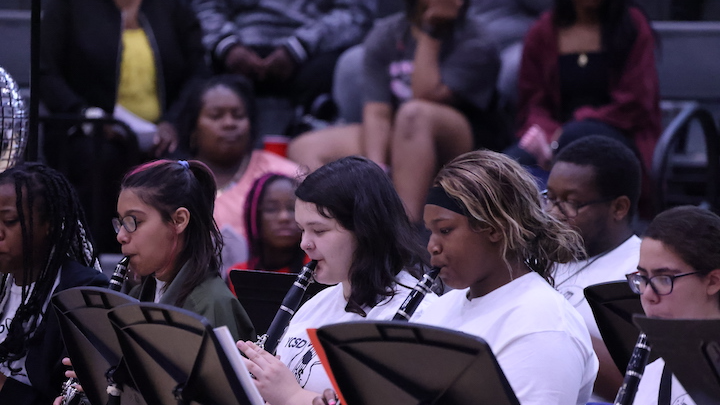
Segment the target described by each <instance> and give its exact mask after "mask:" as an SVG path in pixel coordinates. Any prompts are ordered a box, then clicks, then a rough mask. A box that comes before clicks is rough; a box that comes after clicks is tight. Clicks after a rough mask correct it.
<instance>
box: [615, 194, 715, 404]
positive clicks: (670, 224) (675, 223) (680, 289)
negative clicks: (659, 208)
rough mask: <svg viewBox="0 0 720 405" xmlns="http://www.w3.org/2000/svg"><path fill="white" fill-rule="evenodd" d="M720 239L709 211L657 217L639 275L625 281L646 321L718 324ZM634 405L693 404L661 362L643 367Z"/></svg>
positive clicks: (642, 253)
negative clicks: (713, 320)
mask: <svg viewBox="0 0 720 405" xmlns="http://www.w3.org/2000/svg"><path fill="white" fill-rule="evenodd" d="M719 240H720V217H718V216H717V215H716V214H714V213H712V212H710V211H707V210H704V209H701V208H698V207H690V206H685V207H677V208H672V209H670V210H667V211H665V212H662V213H660V214H658V216H657V217H656V218H655V219H654V220H653V221H652V222H651V223H650V225H649V226H648V228H647V230H646V231H645V234H644V235H643V238H642V244H641V245H640V264H639V265H638V267H637V269H638V272H637V273H633V274H630V275H628V276H627V277H628V282H629V283H630V287H631V288H632V289H633V290H634V291H635V292H636V293H638V294H640V301H641V302H642V306H643V309H644V310H645V314H646V315H647V316H649V317H656V318H667V319H720V244H719V243H718V241H719ZM663 392H666V393H667V394H666V395H663ZM716 399H717V398H716ZM633 404H634V405H655V404H683V405H695V402H694V401H693V400H692V398H690V396H689V395H688V394H687V392H686V391H685V389H684V388H683V386H682V385H681V384H680V383H679V382H678V380H677V378H675V377H674V376H673V375H672V372H671V371H670V370H669V369H668V368H667V367H665V362H664V361H663V360H662V358H660V359H658V360H656V361H654V362H652V363H650V364H649V365H648V366H647V367H646V368H645V372H644V374H643V378H642V380H640V386H639V387H638V391H637V395H636V396H635V401H634V402H633Z"/></svg>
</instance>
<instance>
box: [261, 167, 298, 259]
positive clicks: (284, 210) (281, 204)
mask: <svg viewBox="0 0 720 405" xmlns="http://www.w3.org/2000/svg"><path fill="white" fill-rule="evenodd" d="M259 215H260V220H261V221H262V238H263V242H264V243H265V245H266V246H270V247H273V248H276V249H294V248H297V246H298V245H299V243H300V237H301V235H300V228H298V226H297V223H296V222H295V188H294V187H293V184H292V182H290V180H286V179H279V180H276V181H274V182H272V183H271V184H270V185H269V186H268V187H267V189H266V190H265V195H264V196H263V200H262V203H261V204H260V213H259Z"/></svg>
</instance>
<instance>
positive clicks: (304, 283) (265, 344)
mask: <svg viewBox="0 0 720 405" xmlns="http://www.w3.org/2000/svg"><path fill="white" fill-rule="evenodd" d="M315 266H317V260H311V261H310V262H309V263H308V264H306V265H305V266H303V268H302V270H300V274H298V276H297V278H296V279H295V282H294V283H293V285H292V287H290V290H289V291H288V292H287V294H285V298H283V300H282V304H281V305H280V309H278V311H277V313H276V314H275V317H274V318H273V320H272V322H271V323H270V327H269V328H268V330H267V333H265V334H264V335H262V336H259V337H258V341H257V342H255V344H257V345H258V346H260V347H261V348H263V349H265V350H266V351H268V352H269V353H271V354H274V353H275V349H277V345H278V344H279V343H280V339H281V338H282V336H283V335H284V334H285V329H287V327H288V324H290V319H292V317H293V315H295V311H297V309H298V307H300V302H301V301H302V298H303V296H304V295H305V291H306V290H307V287H308V285H310V283H312V282H313V278H312V276H313V271H315Z"/></svg>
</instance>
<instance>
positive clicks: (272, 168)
mask: <svg viewBox="0 0 720 405" xmlns="http://www.w3.org/2000/svg"><path fill="white" fill-rule="evenodd" d="M255 118H256V114H255V103H254V97H253V94H252V91H251V88H250V84H249V83H248V82H247V81H246V80H245V79H243V78H241V77H235V76H231V75H220V76H214V77H212V78H210V79H208V80H207V81H205V82H203V83H199V84H198V85H196V86H194V87H192V88H190V89H189V91H188V92H187V93H186V94H185V95H184V96H183V104H182V108H181V109H180V118H179V119H178V121H177V126H178V132H179V135H180V143H181V149H182V150H183V151H185V153H186V155H187V156H189V157H192V158H194V159H197V160H199V161H201V162H203V163H205V164H206V165H207V166H208V167H209V168H210V170H211V171H212V173H213V175H214V176H215V180H216V181H217V188H218V191H217V197H216V199H215V213H214V217H215V221H216V222H217V224H218V227H219V228H220V231H221V232H222V234H223V238H224V239H225V242H226V246H225V249H223V260H222V262H223V270H226V269H227V267H229V266H231V265H233V264H235V263H240V262H244V261H246V260H247V259H248V256H247V251H248V245H247V240H248V238H247V233H246V229H245V214H244V207H245V199H246V197H247V195H248V192H249V191H250V187H251V186H252V184H253V182H254V181H255V180H257V179H258V178H260V177H261V176H263V175H264V174H265V173H278V174H282V175H285V176H288V177H295V176H296V175H297V174H298V166H297V164H295V163H293V162H291V161H290V160H288V159H285V158H283V157H281V156H278V155H276V154H274V153H271V152H267V151H264V150H254V149H253V146H254V144H255V138H256V135H257V134H256V132H255ZM180 156H182V155H180ZM222 274H223V275H225V274H226V271H223V272H222Z"/></svg>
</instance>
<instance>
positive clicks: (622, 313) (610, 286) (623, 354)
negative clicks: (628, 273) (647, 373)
mask: <svg viewBox="0 0 720 405" xmlns="http://www.w3.org/2000/svg"><path fill="white" fill-rule="evenodd" d="M584 293H585V298H586V299H587V301H588V304H589V305H590V309H591V310H592V312H593V316H594V317H595V322H596V323H597V326H598V329H599V330H600V335H601V336H602V338H603V341H604V342H605V345H606V346H607V349H608V351H609V352H610V356H611V357H612V359H613V361H614V362H615V365H616V366H617V368H618V370H620V372H621V373H622V374H625V370H626V369H627V365H628V363H629V362H630V357H631V356H632V352H633V349H634V348H635V342H637V338H638V336H639V335H640V329H639V328H638V327H637V326H635V324H634V323H633V315H635V314H641V315H644V314H645V311H644V310H643V308H642V304H641V303H640V296H639V295H637V294H635V293H634V292H632V290H631V289H630V286H629V285H628V283H627V281H612V282H609V283H601V284H595V285H591V286H588V287H586V288H585V290H584ZM656 358H657V355H655V354H654V353H653V352H650V361H653V360H655V359H656Z"/></svg>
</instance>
